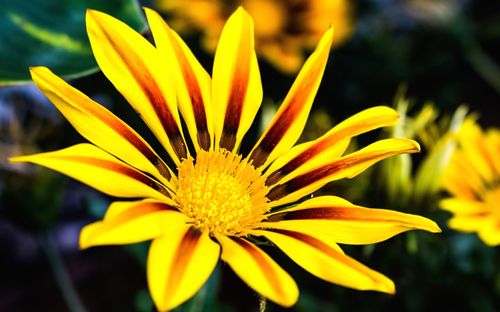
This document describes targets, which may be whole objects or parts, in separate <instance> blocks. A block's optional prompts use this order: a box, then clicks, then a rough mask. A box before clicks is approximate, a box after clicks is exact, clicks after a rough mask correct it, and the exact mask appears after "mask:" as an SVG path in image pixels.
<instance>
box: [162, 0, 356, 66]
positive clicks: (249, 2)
mask: <svg viewBox="0 0 500 312" xmlns="http://www.w3.org/2000/svg"><path fill="white" fill-rule="evenodd" d="M156 4H157V6H158V8H159V9H161V10H163V11H165V12H167V13H169V16H170V17H171V18H170V20H171V24H172V28H173V29H175V30H177V31H179V32H180V33H187V32H189V31H192V30H197V31H201V32H202V35H203V45H204V47H205V48H206V49H207V50H208V51H210V52H213V51H215V48H216V46H217V40H218V38H219V36H220V33H221V31H222V28H223V26H224V23H225V21H226V20H227V18H228V17H229V16H230V15H231V13H232V12H233V11H234V10H235V9H236V8H237V7H238V6H240V5H241V6H243V7H244V8H245V9H246V10H247V11H248V13H249V14H250V16H252V18H253V20H254V23H255V41H256V42H255V47H256V50H257V54H259V55H261V56H263V57H264V58H265V59H266V60H267V61H269V62H270V63H271V64H273V65H274V66H275V67H277V68H278V69H279V70H281V71H283V72H286V73H296V72H297V71H298V70H299V69H300V66H301V65H302V64H303V62H304V50H309V49H312V48H314V46H315V45H316V43H317V42H318V40H319V39H320V38H321V35H322V34H323V32H324V30H325V29H326V28H327V27H328V26H330V25H332V26H333V28H334V29H335V43H334V44H335V45H340V44H342V43H344V42H345V41H346V40H347V39H348V38H349V37H350V36H351V34H352V32H353V30H354V27H355V26H354V21H353V12H352V11H353V10H352V4H351V3H350V1H348V0H329V1H323V0H297V1H285V0H233V1H221V0H191V1H182V0H157V1H156Z"/></svg>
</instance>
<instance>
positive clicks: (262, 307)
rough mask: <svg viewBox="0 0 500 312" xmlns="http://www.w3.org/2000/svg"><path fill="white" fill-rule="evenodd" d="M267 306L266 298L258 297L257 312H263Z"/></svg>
mask: <svg viewBox="0 0 500 312" xmlns="http://www.w3.org/2000/svg"><path fill="white" fill-rule="evenodd" d="M266 306H267V299H266V297H264V296H262V295H259V312H265V311H266Z"/></svg>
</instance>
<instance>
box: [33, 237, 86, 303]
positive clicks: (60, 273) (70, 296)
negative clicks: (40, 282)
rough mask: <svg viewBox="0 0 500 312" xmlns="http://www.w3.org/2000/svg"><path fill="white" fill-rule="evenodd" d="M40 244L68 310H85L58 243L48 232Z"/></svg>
mask: <svg viewBox="0 0 500 312" xmlns="http://www.w3.org/2000/svg"><path fill="white" fill-rule="evenodd" d="M40 245H41V247H42V249H43V250H44V251H45V254H46V255H47V259H48V261H49V265H50V268H51V269H52V272H53V273H54V278H55V280H56V283H57V286H59V290H60V291H61V294H62V296H63V299H64V301H65V302H66V305H67V306H68V311H71V312H85V311H86V309H85V307H84V306H83V304H82V302H81V301H80V298H79V297H78V294H77V292H76V290H75V287H74V286H73V283H72V281H71V278H70V276H69V273H68V271H67V270H66V266H65V264H64V262H63V259H62V258H61V255H60V254H59V252H58V250H57V247H56V245H55V244H54V242H53V241H52V239H51V237H50V236H49V235H48V234H47V235H44V236H42V237H41V238H40Z"/></svg>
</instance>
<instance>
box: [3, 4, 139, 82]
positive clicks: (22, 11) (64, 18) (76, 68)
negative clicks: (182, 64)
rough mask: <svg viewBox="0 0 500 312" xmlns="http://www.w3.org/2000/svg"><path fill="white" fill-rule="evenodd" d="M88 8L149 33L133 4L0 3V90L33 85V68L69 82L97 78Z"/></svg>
mask: <svg viewBox="0 0 500 312" xmlns="http://www.w3.org/2000/svg"><path fill="white" fill-rule="evenodd" d="M87 8H90V9H95V10H99V11H103V12H106V13H108V14H110V15H112V16H114V17H116V18H118V19H120V20H122V21H124V22H125V23H127V24H128V25H129V26H131V27H132V28H134V29H135V30H137V31H144V30H145V29H146V27H147V26H146V21H145V19H144V16H143V13H142V12H141V9H140V7H139V6H138V4H137V2H136V1H135V0H105V1H102V0H65V1H60V0H30V1H22V0H21V1H0V29H1V31H0V85H14V84H21V83H27V82H31V77H30V74H29V67H31V66H40V65H43V66H47V67H49V68H50V69H51V70H52V71H54V72H55V73H57V74H58V75H60V76H63V77H65V78H75V77H79V76H83V75H87V74H90V73H93V72H96V71H97V70H98V67H97V64H96V62H95V60H94V56H93V55H92V50H91V48H90V44H89V41H88V37H87V33H86V29H85V11H86V10H87Z"/></svg>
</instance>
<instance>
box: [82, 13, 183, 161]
mask: <svg viewBox="0 0 500 312" xmlns="http://www.w3.org/2000/svg"><path fill="white" fill-rule="evenodd" d="M86 22H87V33H88V36H89V40H90V44H91V46H92V51H93V52H94V56H95V58H96V61H97V63H98V64H99V67H100V68H101V70H102V71H103V73H104V74H105V75H106V77H108V79H109V80H110V81H111V82H112V83H113V85H114V86H115V87H116V88H117V89H118V91H120V93H121V94H122V95H123V96H124V97H125V98H126V99H127V101H128V102H129V103H130V104H131V105H132V106H133V107H134V109H135V110H136V111H137V112H138V113H139V114H140V116H141V118H142V119H143V120H144V122H145V123H146V124H147V125H148V126H149V128H150V129H151V131H152V132H153V133H154V134H155V135H156V137H157V138H158V140H159V141H160V142H161V143H162V145H163V146H164V147H165V149H166V150H167V151H168V152H169V154H170V156H171V157H172V159H173V160H174V161H175V162H176V163H178V162H179V160H180V159H182V158H185V157H187V154H188V151H187V148H186V144H185V142H184V137H183V134H182V128H181V126H180V119H179V114H178V111H177V104H176V94H175V89H174V87H173V85H172V83H171V80H170V79H169V77H168V75H167V73H168V70H166V66H167V64H164V63H163V62H161V61H160V60H159V54H158V51H157V50H156V49H155V48H154V47H153V46H152V45H151V44H150V43H149V42H148V41H147V40H146V39H144V38H143V37H142V36H141V35H140V34H138V33H137V32H135V31H134V30H133V29H132V28H130V27H129V26H127V25H126V24H124V23H123V22H121V21H119V20H117V19H115V18H114V17H111V16H109V15H107V14H105V13H102V12H98V11H94V10H88V11H87V19H86Z"/></svg>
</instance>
